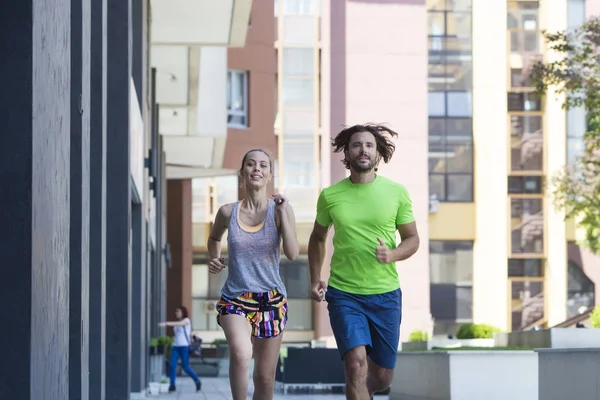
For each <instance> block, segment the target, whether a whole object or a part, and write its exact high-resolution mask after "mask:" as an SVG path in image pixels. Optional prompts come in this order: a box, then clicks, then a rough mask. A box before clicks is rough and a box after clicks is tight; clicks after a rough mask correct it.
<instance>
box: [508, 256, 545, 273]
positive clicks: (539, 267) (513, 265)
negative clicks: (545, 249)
mask: <svg viewBox="0 0 600 400" xmlns="http://www.w3.org/2000/svg"><path fill="white" fill-rule="evenodd" d="M508 276H513V277H524V276H527V277H543V276H544V261H543V260H542V259H541V258H536V259H529V260H525V259H517V258H510V259H509V260H508Z"/></svg>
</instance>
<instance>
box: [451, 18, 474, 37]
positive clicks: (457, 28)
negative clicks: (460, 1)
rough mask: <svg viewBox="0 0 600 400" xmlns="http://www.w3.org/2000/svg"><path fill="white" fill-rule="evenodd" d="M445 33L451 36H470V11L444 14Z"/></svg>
mask: <svg viewBox="0 0 600 400" xmlns="http://www.w3.org/2000/svg"><path fill="white" fill-rule="evenodd" d="M446 15H447V16H446V34H447V35H451V36H460V37H470V36H471V13H470V12H468V13H465V12H462V13H459V12H448V13H447V14H446Z"/></svg>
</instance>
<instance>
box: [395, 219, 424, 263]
mask: <svg viewBox="0 0 600 400" xmlns="http://www.w3.org/2000/svg"><path fill="white" fill-rule="evenodd" d="M397 228H398V232H399V233H400V238H401V239H402V241H401V242H400V245H398V247H396V248H395V249H393V250H392V259H393V260H394V261H402V260H406V259H407V258H409V257H411V256H412V255H413V254H415V253H416V252H417V250H419V242H420V240H419V232H418V231H417V224H416V222H411V223H409V224H404V225H398V226H397Z"/></svg>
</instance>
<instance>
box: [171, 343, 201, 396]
mask: <svg viewBox="0 0 600 400" xmlns="http://www.w3.org/2000/svg"><path fill="white" fill-rule="evenodd" d="M179 357H181V365H182V366H183V370H184V371H185V373H186V374H188V375H189V376H190V378H192V379H193V380H194V382H198V381H199V380H200V379H198V375H196V373H195V372H194V370H193V369H191V368H190V349H189V348H188V347H187V346H173V347H172V350H171V386H175V375H176V373H177V372H176V371H177V361H179Z"/></svg>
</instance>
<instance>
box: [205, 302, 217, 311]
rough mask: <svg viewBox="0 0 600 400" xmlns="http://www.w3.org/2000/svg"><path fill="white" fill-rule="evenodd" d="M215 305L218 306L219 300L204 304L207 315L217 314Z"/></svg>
mask: <svg viewBox="0 0 600 400" xmlns="http://www.w3.org/2000/svg"><path fill="white" fill-rule="evenodd" d="M215 304H217V300H206V301H205V302H204V311H206V312H207V313H210V312H217V310H216V309H215Z"/></svg>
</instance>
